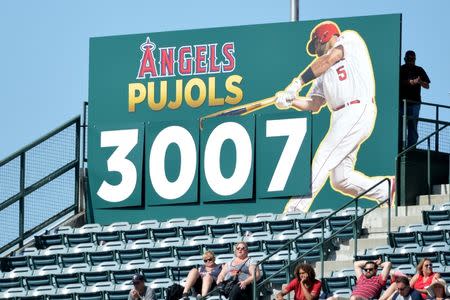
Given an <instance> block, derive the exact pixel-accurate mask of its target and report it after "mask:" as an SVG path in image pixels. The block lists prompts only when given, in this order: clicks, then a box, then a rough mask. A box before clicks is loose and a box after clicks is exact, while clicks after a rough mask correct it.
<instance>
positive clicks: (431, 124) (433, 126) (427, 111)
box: [399, 100, 450, 153]
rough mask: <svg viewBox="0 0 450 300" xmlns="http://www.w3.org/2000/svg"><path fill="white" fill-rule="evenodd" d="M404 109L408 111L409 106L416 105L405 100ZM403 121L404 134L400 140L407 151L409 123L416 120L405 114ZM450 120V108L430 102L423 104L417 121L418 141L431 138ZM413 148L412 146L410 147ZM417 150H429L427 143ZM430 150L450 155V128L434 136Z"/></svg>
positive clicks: (418, 146)
mask: <svg viewBox="0 0 450 300" xmlns="http://www.w3.org/2000/svg"><path fill="white" fill-rule="evenodd" d="M403 101H404V102H403V103H404V104H403V108H404V109H405V110H406V108H407V106H408V105H411V104H415V102H411V101H408V100H403ZM402 115H403V119H402V120H400V121H401V128H402V133H401V134H400V136H399V138H400V139H402V138H403V139H402V148H401V150H405V149H406V148H407V147H406V146H407V145H406V140H407V136H408V130H407V127H408V121H413V120H415V119H414V118H413V117H408V116H405V114H404V113H403V114H402ZM449 119H450V106H447V105H441V104H435V103H430V102H421V104H420V117H419V118H418V119H417V132H418V135H419V138H418V141H420V140H422V139H424V138H425V137H427V136H429V135H430V134H432V133H433V132H436V131H438V130H439V128H441V127H442V126H445V125H446V124H448V122H449ZM408 146H411V145H408ZM417 149H420V150H427V143H420V144H418V145H417ZM430 150H431V151H436V152H441V153H450V127H449V128H445V129H444V130H441V131H439V132H438V133H437V134H436V135H433V136H432V137H431V139H430Z"/></svg>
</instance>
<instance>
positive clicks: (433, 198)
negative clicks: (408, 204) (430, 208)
mask: <svg viewBox="0 0 450 300" xmlns="http://www.w3.org/2000/svg"><path fill="white" fill-rule="evenodd" d="M449 201H450V198H449V195H448V194H447V195H430V200H428V195H421V196H419V201H418V202H419V205H429V204H431V205H433V204H438V205H439V204H443V203H447V202H449Z"/></svg>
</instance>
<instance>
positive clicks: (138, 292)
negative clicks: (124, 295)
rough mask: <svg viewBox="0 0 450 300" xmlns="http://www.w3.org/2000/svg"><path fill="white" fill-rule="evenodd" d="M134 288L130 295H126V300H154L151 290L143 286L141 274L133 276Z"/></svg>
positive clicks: (143, 281)
mask: <svg viewBox="0 0 450 300" xmlns="http://www.w3.org/2000/svg"><path fill="white" fill-rule="evenodd" d="M131 281H132V282H133V286H134V288H132V289H131V291H130V294H129V295H128V300H154V299H155V295H154V293H153V290H152V289H151V288H149V287H147V286H145V278H144V276H143V275H141V274H135V275H133V279H132V280H131Z"/></svg>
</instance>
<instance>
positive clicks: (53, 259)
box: [30, 254, 58, 270]
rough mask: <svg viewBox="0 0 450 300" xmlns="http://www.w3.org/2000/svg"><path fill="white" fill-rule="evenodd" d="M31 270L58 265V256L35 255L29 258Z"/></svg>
mask: <svg viewBox="0 0 450 300" xmlns="http://www.w3.org/2000/svg"><path fill="white" fill-rule="evenodd" d="M30 260H31V266H32V268H33V269H35V270H38V269H40V268H42V267H44V266H52V265H57V264H58V256H57V255H56V254H52V255H37V256H32V257H31V258H30Z"/></svg>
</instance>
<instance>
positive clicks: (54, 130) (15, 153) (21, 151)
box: [0, 115, 80, 167]
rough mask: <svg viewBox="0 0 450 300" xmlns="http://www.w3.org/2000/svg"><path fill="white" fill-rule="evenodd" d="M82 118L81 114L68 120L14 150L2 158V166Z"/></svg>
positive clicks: (0, 162)
mask: <svg viewBox="0 0 450 300" xmlns="http://www.w3.org/2000/svg"><path fill="white" fill-rule="evenodd" d="M79 120H80V116H79V115H78V116H76V117H74V118H72V119H70V120H69V121H67V122H66V123H64V124H62V125H61V126H59V127H57V128H55V129H53V130H52V131H50V132H49V133H47V134H45V135H44V136H42V137H40V138H39V139H37V140H35V141H34V142H32V143H30V144H28V145H26V146H25V147H23V148H21V149H19V150H17V151H16V152H14V153H13V154H11V155H9V156H7V157H6V158H4V159H3V160H0V167H1V166H3V165H5V164H6V163H8V162H10V161H11V160H13V159H15V158H17V157H19V156H20V155H21V154H22V153H23V152H26V151H28V150H30V149H32V148H34V147H36V146H37V145H39V144H40V143H42V142H44V141H46V140H48V139H49V138H51V137H52V136H54V135H55V134H57V133H60V132H61V131H63V130H64V129H66V128H68V127H70V126H72V125H73V124H74V123H77V121H78V122H79Z"/></svg>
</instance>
